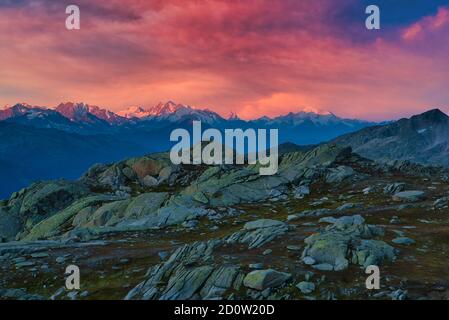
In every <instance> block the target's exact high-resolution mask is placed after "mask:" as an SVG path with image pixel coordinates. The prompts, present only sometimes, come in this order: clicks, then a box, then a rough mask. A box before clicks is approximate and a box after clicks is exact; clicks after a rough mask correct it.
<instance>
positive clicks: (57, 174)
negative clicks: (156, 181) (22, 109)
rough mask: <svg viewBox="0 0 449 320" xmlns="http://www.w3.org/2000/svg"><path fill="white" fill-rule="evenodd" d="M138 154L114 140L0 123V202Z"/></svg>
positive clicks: (132, 146) (127, 145)
mask: <svg viewBox="0 0 449 320" xmlns="http://www.w3.org/2000/svg"><path fill="white" fill-rule="evenodd" d="M149 151H151V150H149ZM141 152H142V149H141V147H140V146H137V145H133V144H130V143H129V141H126V142H125V141H122V140H119V139H117V137H111V136H107V135H95V136H82V135H79V134H75V133H68V132H64V131H61V130H56V129H41V128H34V127H30V126H23V125H20V124H15V123H8V122H0V181H1V183H0V198H5V197H7V196H9V195H10V194H11V192H14V191H17V190H19V189H20V188H22V187H24V186H27V185H29V184H30V183H32V182H34V181H36V180H48V179H58V178H62V177H64V178H69V179H75V178H77V177H79V176H80V175H81V174H82V173H83V172H84V171H85V170H86V168H88V167H90V166H91V165H93V164H95V163H97V162H112V161H117V160H120V159H122V158H124V156H125V155H138V154H141Z"/></svg>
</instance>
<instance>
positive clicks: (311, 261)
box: [302, 257, 316, 266]
mask: <svg viewBox="0 0 449 320" xmlns="http://www.w3.org/2000/svg"><path fill="white" fill-rule="evenodd" d="M302 262H304V264H306V265H308V266H311V265H313V264H315V263H316V261H315V259H314V258H312V257H304V258H303V259H302Z"/></svg>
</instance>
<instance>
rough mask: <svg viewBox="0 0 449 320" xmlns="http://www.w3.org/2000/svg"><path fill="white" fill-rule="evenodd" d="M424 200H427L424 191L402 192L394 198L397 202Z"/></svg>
mask: <svg viewBox="0 0 449 320" xmlns="http://www.w3.org/2000/svg"><path fill="white" fill-rule="evenodd" d="M424 199H425V193H424V191H419V190H410V191H401V192H398V193H396V194H395V195H394V196H393V200H395V201H408V202H415V201H420V200H424Z"/></svg>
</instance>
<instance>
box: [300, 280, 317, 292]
mask: <svg viewBox="0 0 449 320" xmlns="http://www.w3.org/2000/svg"><path fill="white" fill-rule="evenodd" d="M296 288H298V289H299V290H300V291H301V292H302V293H303V294H309V293H312V292H313V291H315V284H313V283H312V282H307V281H302V282H300V283H298V284H297V285H296Z"/></svg>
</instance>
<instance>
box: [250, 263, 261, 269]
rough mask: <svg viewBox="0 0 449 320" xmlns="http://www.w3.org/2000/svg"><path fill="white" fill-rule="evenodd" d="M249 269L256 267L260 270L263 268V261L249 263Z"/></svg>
mask: <svg viewBox="0 0 449 320" xmlns="http://www.w3.org/2000/svg"><path fill="white" fill-rule="evenodd" d="M249 268H250V269H256V270H261V269H263V263H251V264H250V265H249Z"/></svg>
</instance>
